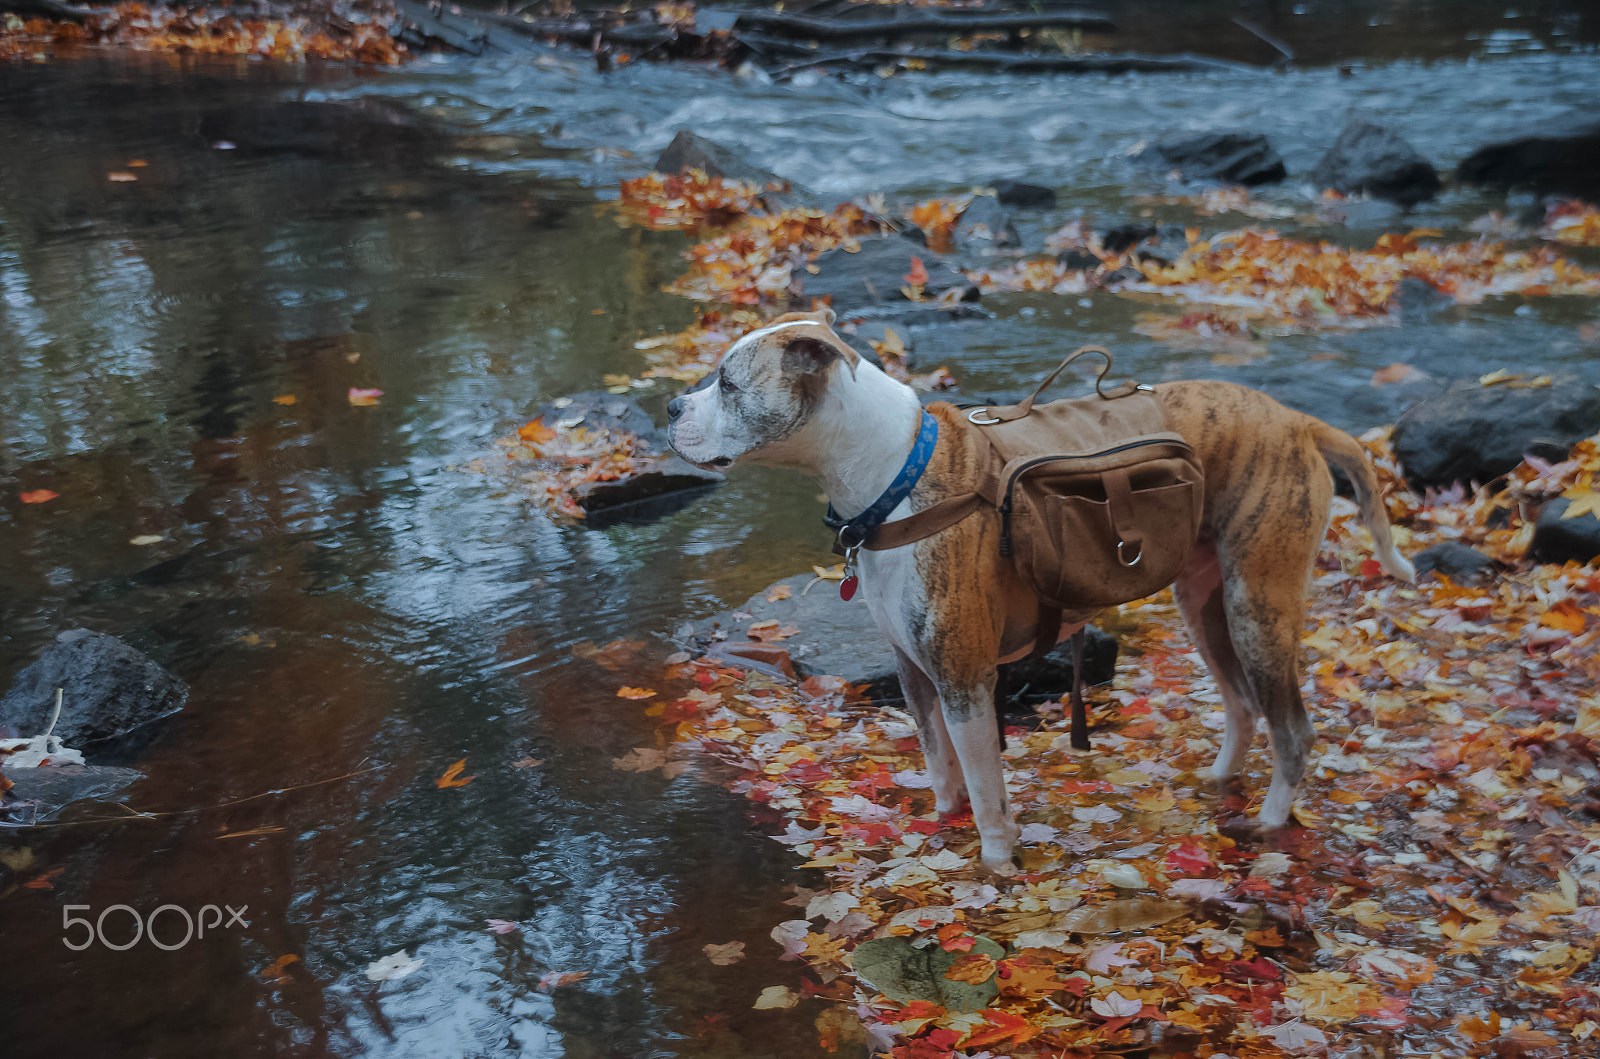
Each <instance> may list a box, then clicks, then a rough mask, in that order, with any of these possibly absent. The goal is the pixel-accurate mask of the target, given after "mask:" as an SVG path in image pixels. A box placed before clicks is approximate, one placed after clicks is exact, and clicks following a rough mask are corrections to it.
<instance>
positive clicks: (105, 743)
mask: <svg viewBox="0 0 1600 1059" xmlns="http://www.w3.org/2000/svg"><path fill="white" fill-rule="evenodd" d="M57 688H60V689H61V716H60V718H59V719H58V720H57V721H56V726H55V733H54V734H55V735H56V737H57V738H59V739H60V740H61V741H62V743H63V744H65V745H66V746H69V747H71V748H72V749H74V750H80V751H83V752H85V754H92V752H93V751H95V750H96V749H100V748H110V747H111V746H112V745H113V744H132V743H137V742H140V741H142V739H143V738H144V737H146V736H148V735H149V734H151V733H150V732H149V731H148V730H146V731H142V732H141V731H140V730H141V729H146V726H149V725H152V724H153V723H154V722H156V721H158V720H160V719H161V718H163V717H166V716H168V715H170V714H173V713H176V712H177V711H178V710H180V709H182V708H183V705H184V703H185V702H187V701H188V698H189V686H188V685H187V684H185V683H184V682H183V681H181V680H179V679H178V678H177V677H176V676H174V675H173V674H171V673H169V672H168V671H167V670H166V669H164V668H163V667H162V666H161V665H160V664H159V663H157V662H156V661H154V660H153V659H151V658H149V657H148V656H146V655H145V654H143V653H142V652H140V651H137V650H135V649H134V648H132V647H129V646H128V645H127V644H125V643H123V642H122V641H121V640H119V639H117V638H116V637H115V636H107V635H105V634H104V633H98V632H90V631H89V630H88V629H68V630H67V631H66V632H63V633H61V634H60V635H59V636H57V637H56V642H55V643H54V644H52V645H51V646H50V647H49V648H48V649H47V650H46V651H45V652H44V654H42V655H40V656H39V658H38V659H37V660H36V661H35V662H34V663H33V664H32V665H30V666H28V667H27V668H26V669H24V670H23V671H22V672H20V673H18V674H17V677H16V680H14V681H13V682H12V684H11V688H10V690H9V691H7V692H6V695H5V698H3V699H0V726H4V727H6V728H9V729H11V730H12V731H13V732H15V733H16V735H17V736H19V737H23V738H26V737H30V736H35V735H39V734H41V733H42V732H44V731H45V729H46V728H47V727H48V726H49V724H50V717H51V714H52V713H53V712H54V711H55V704H56V689H57ZM135 732H139V736H138V737H135V736H134V733H135ZM124 748H127V747H126V746H119V747H118V749H124Z"/></svg>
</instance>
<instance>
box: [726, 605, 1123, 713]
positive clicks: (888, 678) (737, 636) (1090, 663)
mask: <svg viewBox="0 0 1600 1059" xmlns="http://www.w3.org/2000/svg"><path fill="white" fill-rule="evenodd" d="M811 580H812V575H810V574H800V575H798V576H795V577H789V578H785V579H784V580H782V581H779V582H778V583H777V584H775V585H773V586H772V587H771V588H768V589H767V590H766V591H764V592H760V593H757V594H756V595H754V596H751V597H750V599H749V600H747V601H746V602H745V604H744V605H743V606H741V607H738V608H736V609H734V610H732V611H724V612H723V613H722V614H719V615H716V616H715V617H714V618H712V619H710V620H709V621H706V622H703V623H701V625H700V626H699V627H698V630H697V636H698V637H699V638H700V640H701V641H702V642H703V643H705V644H708V645H714V644H716V643H725V644H727V645H729V646H732V645H738V644H742V643H749V644H750V645H752V646H756V641H753V640H750V639H749V637H748V634H747V630H748V629H749V628H750V626H751V625H754V624H756V623H757V622H763V621H769V620H776V621H777V622H778V623H779V624H780V626H793V627H794V628H796V629H797V630H798V632H796V633H795V634H794V635H793V636H789V637H786V638H785V639H783V640H780V641H776V642H774V643H773V644H771V645H770V646H772V647H781V648H783V649H784V650H785V651H786V652H787V654H788V657H789V660H790V661H791V662H792V663H793V666H794V669H795V670H796V672H797V673H798V674H799V675H800V676H802V677H805V676H820V675H829V676H836V677H842V678H844V679H845V680H848V681H849V682H850V683H852V684H865V685H867V688H868V693H869V694H870V695H871V696H872V697H873V698H875V699H879V700H884V699H899V698H902V697H903V696H902V695H901V691H900V677H899V674H898V672H897V671H896V668H895V660H894V648H893V647H891V646H890V645H889V642H888V641H887V640H885V639H884V638H883V634H882V633H881V632H879V630H878V626H877V623H876V622H874V621H873V620H872V614H871V612H870V611H868V610H867V607H866V604H865V603H863V602H862V600H861V599H859V598H857V599H854V600H851V601H848V602H847V601H845V600H842V599H840V598H839V585H838V583H837V582H833V581H819V582H817V583H816V584H815V585H813V586H812V587H811V591H810V592H806V591H805V589H806V585H807V584H809V583H810V582H811ZM780 586H787V587H788V589H789V591H790V595H789V596H788V597H787V598H782V599H777V600H769V599H768V598H767V596H768V594H769V593H772V594H775V595H781V594H782V587H780ZM735 615H749V617H736V616H735ZM719 638H720V639H719ZM729 646H723V647H720V648H719V649H718V657H719V658H723V659H728V658H729V657H730V651H729ZM1116 663H1117V642H1116V640H1114V639H1113V638H1112V637H1111V636H1109V635H1107V634H1106V633H1104V632H1102V631H1101V630H1099V629H1097V628H1095V627H1094V626H1092V625H1091V626H1090V627H1089V637H1088V643H1087V645H1086V647H1085V650H1084V667H1083V672H1084V680H1085V682H1086V683H1087V684H1102V683H1105V682H1106V681H1108V680H1110V679H1111V678H1112V675H1113V674H1114V673H1115V670H1116ZM1000 673H1001V675H1000V680H999V683H998V684H997V686H996V694H997V697H998V698H1000V699H1001V700H1002V702H1004V701H1007V700H1011V701H1027V702H1036V701H1041V700H1043V699H1048V698H1056V697H1057V696H1059V695H1062V694H1063V693H1065V692H1067V691H1070V690H1071V689H1072V645H1071V644H1070V643H1061V644H1057V645H1056V648H1055V650H1053V651H1051V652H1050V653H1049V654H1047V655H1045V656H1044V657H1042V658H1037V659H1030V660H1027V661H1022V662H1013V663H1011V664H1009V665H1003V666H1001V667H1000Z"/></svg>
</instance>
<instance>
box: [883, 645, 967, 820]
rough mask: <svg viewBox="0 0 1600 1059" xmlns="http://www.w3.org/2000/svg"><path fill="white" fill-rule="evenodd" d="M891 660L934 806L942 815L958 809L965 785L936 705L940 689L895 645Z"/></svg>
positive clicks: (952, 746) (942, 715) (964, 796)
mask: <svg viewBox="0 0 1600 1059" xmlns="http://www.w3.org/2000/svg"><path fill="white" fill-rule="evenodd" d="M894 661H895V668H896V669H898V670H899V673H900V690H902V691H903V692H905V696H906V709H907V710H908V711H909V712H910V713H911V716H912V717H913V718H914V719H915V720H916V722H917V740H918V741H919V742H920V743H921V744H922V757H923V760H924V761H925V762H926V763H927V768H928V781H929V784H930V786H932V788H933V804H934V808H935V809H937V810H938V811H939V812H940V813H941V814H944V813H955V812H959V811H960V810H961V808H962V807H963V806H965V805H966V804H967V787H966V781H965V779H964V778H963V777H962V775H961V761H960V759H959V758H957V757H956V748H955V744H954V743H952V742H951V741H950V732H949V730H948V729H947V728H946V727H945V723H944V711H943V710H942V709H940V708H939V690H938V689H937V688H935V687H934V686H933V681H932V680H929V679H928V675H927V674H926V673H924V672H923V671H922V669H921V667H919V666H918V665H917V664H916V663H915V662H913V661H912V660H911V659H910V658H908V657H906V654H905V652H904V651H902V650H900V648H898V647H896V648H895V649H894Z"/></svg>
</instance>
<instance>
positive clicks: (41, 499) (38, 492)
mask: <svg viewBox="0 0 1600 1059" xmlns="http://www.w3.org/2000/svg"><path fill="white" fill-rule="evenodd" d="M60 495H61V494H60V493H57V492H55V491H53V490H50V489H28V490H25V491H24V492H23V493H22V494H21V496H22V502H23V503H24V504H43V503H45V502H46V501H49V500H54V499H55V498H56V497H58V496H60Z"/></svg>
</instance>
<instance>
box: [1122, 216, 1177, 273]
mask: <svg viewBox="0 0 1600 1059" xmlns="http://www.w3.org/2000/svg"><path fill="white" fill-rule="evenodd" d="M1187 249H1189V237H1188V235H1187V234H1186V233H1185V231H1184V228H1183V225H1181V224H1163V225H1162V226H1161V227H1160V228H1158V229H1156V237H1155V238H1154V239H1150V240H1146V241H1145V243H1144V244H1143V245H1142V246H1140V247H1139V248H1138V250H1136V251H1135V255H1136V256H1137V257H1138V258H1139V260H1140V261H1150V262H1153V263H1154V264H1157V265H1160V266H1161V267H1162V268H1168V267H1170V266H1171V265H1172V263H1173V262H1175V261H1177V260H1178V258H1179V257H1181V256H1183V252H1184V251H1185V250H1187Z"/></svg>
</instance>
